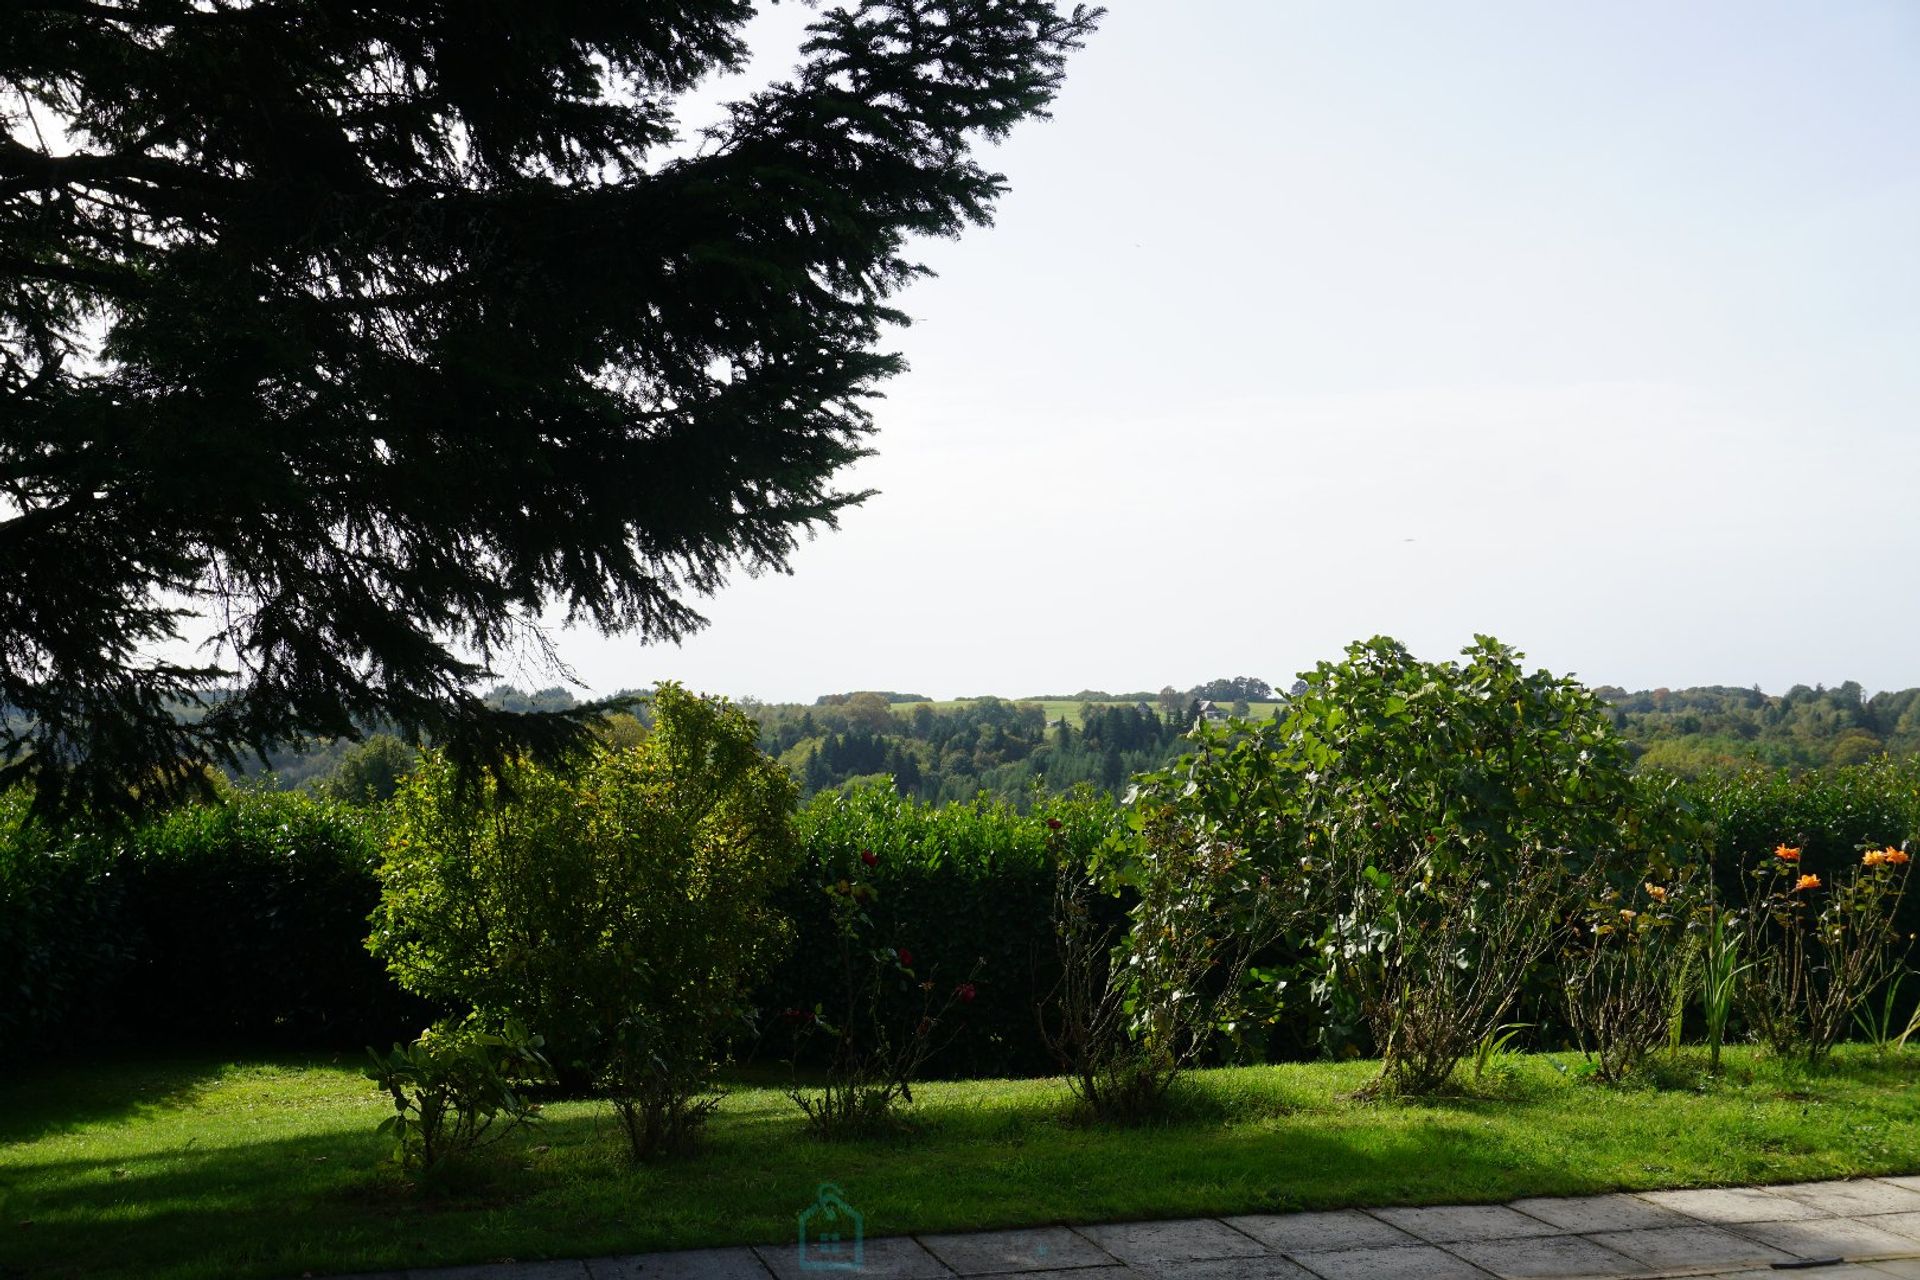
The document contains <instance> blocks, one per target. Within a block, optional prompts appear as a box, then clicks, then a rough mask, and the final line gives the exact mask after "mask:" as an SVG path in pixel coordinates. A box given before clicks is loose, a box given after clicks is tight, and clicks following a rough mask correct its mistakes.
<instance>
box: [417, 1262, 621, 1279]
mask: <svg viewBox="0 0 1920 1280" xmlns="http://www.w3.org/2000/svg"><path fill="white" fill-rule="evenodd" d="M407 1280H587V1264H586V1263H585V1262H583V1261H581V1260H580V1259H578V1258H570V1259H568V1260H566V1261H564V1262H476V1263H474V1264H473V1265H472V1266H466V1267H431V1268H428V1267H417V1268H414V1269H412V1270H410V1271H408V1272H407Z"/></svg>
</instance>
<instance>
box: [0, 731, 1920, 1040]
mask: <svg viewBox="0 0 1920 1280" xmlns="http://www.w3.org/2000/svg"><path fill="white" fill-rule="evenodd" d="M1680 792H1681V794H1682V796H1683V797H1684V798H1686V799H1687V800H1689V801H1690V802H1691V803H1692V804H1693V805H1694V806H1695V807H1696V810H1697V812H1698V814H1699V816H1701V817H1702V818H1704V819H1705V820H1706V830H1707V832H1708V833H1709V838H1710V843H1711V852H1712V856H1713V862H1714V866H1715V871H1716V874H1717V875H1718V876H1719V877H1720V879H1721V880H1722V892H1723V893H1726V894H1730V895H1732V897H1731V900H1732V901H1734V902H1738V901H1739V900H1740V899H1739V893H1740V889H1739V885H1738V874H1739V870H1738V869H1739V868H1740V867H1741V866H1742V865H1745V864H1747V863H1750V862H1751V860H1752V858H1753V856H1754V855H1755V854H1756V853H1757V852H1765V851H1767V850H1770V849H1771V848H1772V847H1773V846H1774V845H1776V844H1781V843H1788V844H1793V845H1796V846H1799V847H1801V848H1803V849H1804V850H1805V859H1806V865H1807V867H1808V869H1809V870H1812V871H1816V872H1819V873H1821V874H1823V875H1824V874H1827V873H1828V872H1829V870H1830V869H1837V868H1838V867H1840V866H1841V865H1842V864H1844V863H1845V862H1847V861H1848V860H1850V859H1851V860H1857V859H1858V856H1859V853H1858V851H1859V849H1860V847H1861V846H1862V845H1864V844H1867V843H1869V842H1873V843H1881V844H1892V845H1899V844H1902V843H1906V844H1907V845H1908V847H1910V848H1911V847H1920V761H1912V760H1908V761H1901V762H1891V761H1877V762H1869V763H1867V764H1863V765H1855V766H1846V767H1840V768H1833V769H1827V770H1822V771H1818V772H1812V773H1807V774H1802V775H1799V776H1789V775H1786V774H1783V773H1771V772H1759V771H1756V772H1753V773H1747V774H1740V775H1734V776H1726V777H1707V778H1701V779H1694V780H1689V781H1686V782H1684V783H1682V784H1681V787H1680ZM25 808H26V805H25V797H23V796H21V795H19V794H17V793H16V794H14V795H10V796H0V1036H4V1037H5V1043H7V1044H8V1045H9V1046H10V1047H11V1048H13V1049H14V1050H15V1051H16V1058H17V1057H18V1054H19V1053H20V1052H23V1051H37V1050H42V1049H57V1048H65V1047H77V1046H82V1045H87V1044H99V1043H113V1042H130V1041H131V1042H140V1043H158V1042H175V1043H177V1042H190V1043H200V1044H213V1043H231V1042H236V1041H255V1042H268V1043H280V1044H299V1045H302V1046H310V1047H321V1046H326V1047H340V1048H357V1047H359V1046H360V1045H363V1044H367V1043H378V1044H384V1043H388V1042H390V1041H391V1040H393V1039H395V1038H400V1037H403V1036H406V1037H410V1036H411V1035H413V1034H414V1033H416V1032H418V1030H419V1029H420V1028H421V1027H423V1026H424V1025H426V1023H427V1021H428V1020H429V1019H430V1018H431V1017H432V1016H433V1015H434V1013H435V1012H436V1011H435V1010H433V1009H431V1008H429V1007H428V1006H426V1005H425V1004H423V1003H421V1002H420V1001H418V1000H415V999H413V998H410V997H408V996H406V995H405V994H404V993H402V992H401V991H399V990H398V988H397V987H395V986H394V985H393V983H392V982H391V981H390V979H388V977H387V976H386V974H385V973H384V971H383V969H382V966H381V964H380V963H379V962H378V961H377V960H375V959H374V958H373V957H372V956H371V955H369V954H368V953H367V950H366V945H365V939H366V937H367V935H368V931H369V924H368V919H369V914H370V913H371V912H372V911H373V909H374V907H375V904H376V903H377V902H378V900H379V885H378V883H377V881H376V879H375V876H374V871H373V869H374V865H375V860H376V857H377V854H378V851H379V848H380V847H381V844H382V842H383V839H384V827H385V824H386V823H387V821H388V813H389V811H388V810H387V809H386V808H385V807H383V806H372V807H365V808H356V807H351V806H347V805H342V804H336V803H330V802H327V801H323V800H318V799H314V798H311V797H307V796H303V795H298V794H293V793H252V792H237V793H234V794H232V795H231V796H229V797H227V798H226V799H225V800H224V801H223V802H222V803H220V804H217V805H211V806H205V807H196V808H191V809H185V810H181V811H178V812H175V813H172V814H169V815H166V816H164V817H162V818H160V819H158V820H156V821H154V822H152V823H150V824H148V825H146V826H143V827H140V828H138V829H135V830H133V831H130V832H121V833H82V834H79V835H65V836H59V837H56V836H55V835H53V834H52V833H49V832H47V831H46V830H44V829H42V828H39V827H37V826H35V825H33V824H31V823H29V822H28V821H27V820H26V817H25ZM1049 819H1053V820H1056V821H1059V822H1060V823H1061V834H1062V836H1063V838H1064V842H1065V844H1066V846H1067V848H1068V850H1069V852H1070V854H1071V855H1072V856H1075V857H1086V856H1089V855H1090V854H1091V853H1092V851H1093V850H1094V849H1095V848H1097V847H1098V846H1099V845H1100V844H1101V843H1102V842H1103V841H1105V840H1107V839H1108V838H1109V837H1110V836H1111V835H1112V834H1113V833H1115V832H1116V831H1117V830H1118V829H1119V826H1120V824H1121V822H1122V814H1121V811H1120V810H1119V809H1118V808H1117V807H1116V806H1115V805H1114V804H1113V803H1112V802H1111V801H1110V800H1107V799H1106V798H1105V797H1103V796H1097V795H1094V794H1092V793H1079V794H1073V795H1068V796H1065V797H1054V798H1046V799H1041V800H1037V801H1036V803H1035V804H1034V806H1033V807H1032V808H1031V809H1030V810H1029V811H1026V812H1021V811H1020V810H1019V809H1018V808H1016V807H1015V806H1012V805H1009V804H1005V803H1001V802H997V801H992V800H987V799H980V800H976V801H974V802H970V803H958V804H951V805H946V806H933V805H924V804H919V803H916V802H914V801H911V800H905V799H902V798H900V797H899V796H897V795H895V794H894V793H892V792H891V791H890V790H888V789H886V788H866V789H858V790H855V791H853V792H851V793H845V794H843V793H837V792H836V793H826V794H823V795H821V796H819V797H816V798H815V800H813V801H812V802H811V803H810V804H808V805H807V806H806V807H805V808H803V809H802V810H801V811H800V813H799V815H798V816H797V819H796V831H797V835H798V839H799V841H800V843H801V846H802V859H801V865H802V870H801V871H800V873H799V874H798V876H797V877H796V878H795V879H794V881H793V882H792V883H790V884H789V885H788V886H787V887H786V888H785V889H784V890H782V891H781V892H780V893H779V894H778V895H777V897H776V905H777V906H778V907H779V908H780V909H781V910H782V911H784V912H785V913H786V914H787V915H788V916H789V917H790V918H791V919H792V920H793V922H794V933H793V937H794V941H793V943H792V946H791V948H790V949H789V951H788V952H787V954H786V956H785V958H784V960H783V961H781V963H779V964H778V965H777V966H776V967H775V969H774V970H773V973H772V976H771V978H770V979H769V980H768V982H767V983H766V984H765V986H764V988H763V989H762V991H761V992H760V993H759V995H758V997H757V999H756V1003H757V1004H758V1005H759V1007H760V1009H761V1010H762V1013H763V1016H762V1017H761V1018H760V1020H759V1023H760V1028H761V1030H760V1034H759V1039H758V1040H757V1041H753V1042H749V1043H745V1044H742V1045H741V1046H739V1047H740V1049H741V1051H742V1053H743V1055H744V1056H746V1057H748V1058H750V1059H753V1060H756V1061H758V1062H761V1063H769V1062H778V1061H779V1060H781V1059H782V1058H784V1056H785V1055H786V1053H787V1052H788V1050H789V1048H790V1039H789V1036H790V1032H789V1030H788V1029H787V1028H786V1027H785V1026H784V1025H783V1024H782V1021H781V1019H780V1018H779V1017H778V1016H777V1014H778V1013H779V1012H780V1011H781V1010H786V1009H792V1008H811V1007H812V1006H813V1005H814V1003H815V1002H816V1001H817V1000H819V999H821V998H822V997H823V996H824V994H825V993H824V992H823V991H822V990H821V989H820V986H821V975H820V972H819V964H820V957H821V956H822V955H823V954H825V951H826V948H827V946H828V945H829V944H828V939H829V937H830V934H829V932H828V931H829V929H830V921H829V916H828V912H827V906H826V895H825V894H824V893H823V892H822V891H821V886H822V885H823V884H827V883H831V882H832V881H834V880H836V879H838V878H840V877H841V876H843V875H845V874H846V872H847V871H848V870H849V869H850V868H851V867H852V866H853V865H854V863H855V861H856V860H858V859H859V857H860V854H861V853H862V852H869V853H872V854H873V855H874V858H875V865H874V866H873V867H872V868H870V869H868V870H867V878H868V880H869V881H870V882H871V883H872V884H874V885H875V886H876V887H877V889H878V890H879V891H880V900H879V901H878V902H877V903H875V904H874V908H873V914H874V918H875V920H876V922H877V924H878V926H879V928H880V931H881V935H882V937H883V938H885V939H886V940H887V942H888V944H889V945H893V946H903V947H906V948H909V949H910V950H911V951H912V953H913V955H914V957H915V961H916V963H915V966H914V967H915V968H916V970H917V971H919V972H920V973H922V974H929V973H930V974H933V975H935V976H937V977H938V979H939V980H941V981H954V982H958V981H962V980H967V979H969V978H971V980H972V981H973V983H974V986H975V989H976V991H977V993H978V994H977V998H976V999H975V1001H974V1002H973V1003H972V1004H970V1005H969V1006H968V1007H967V1008H966V1009H965V1010H964V1016H963V1019H962V1022H963V1025H962V1026H961V1027H960V1029H959V1031H958V1034H957V1037H956V1038H955V1039H954V1041H953V1042H952V1043H951V1044H950V1045H948V1046H947V1047H946V1049H945V1051H944V1052H943V1054H942V1056H941V1058H940V1059H939V1060H938V1061H937V1062H935V1063H934V1064H933V1067H934V1069H935V1070H936V1071H938V1072H940V1073H943V1074H982V1075H999V1074H1025V1073H1033V1072H1046V1071H1052V1070H1055V1069H1057V1064H1055V1063H1054V1062H1052V1061H1050V1059H1049V1056H1048V1054H1047V1053H1046V1051H1045V1050H1044V1048H1043V1047H1042V1045H1041V1041H1040V1036H1039V1034H1038V1026H1037V1021H1036V1015H1035V1006H1036V1004H1037V1003H1038V1000H1039V998H1040V997H1041V996H1043V995H1045V994H1046V993H1047V992H1048V991H1050V990H1051V989H1052V986H1053V983H1054V981H1055V977H1056V969H1055V963H1054V957H1053V938H1052V932H1051V922H1050V916H1049V912H1050V904H1051V895H1052V890H1053V877H1052V871H1051V868H1050V866H1049V864H1048V857H1047V852H1046V842H1047V835H1048V826H1047V823H1048V820H1049ZM1899 923H1900V927H1901V929H1902V930H1903V931H1905V932H1908V933H1913V932H1920V894H1914V895H1912V896H1911V897H1910V898H1909V899H1908V900H1907V902H1906V903H1905V904H1904V906H1903V908H1902V914H1901V917H1900V921H1899ZM1909 985H1911V984H1909ZM1915 994H1920V993H1914V992H1909V993H1908V996H1907V998H1908V999H1911V998H1913V996H1914V995H1915ZM905 995H906V993H904V992H903V993H902V996H903V998H904V997H905ZM1276 1037H1277V1038H1276V1042H1275V1043H1276V1044H1277V1045H1281V1046H1285V1050H1283V1051H1298V1050H1299V1048H1301V1047H1304V1045H1305V1044H1306V1043H1307V1042H1308V1039H1309V1037H1308V1035H1307V1029H1305V1028H1300V1027H1291V1028H1285V1029H1282V1030H1281V1031H1280V1032H1277V1033H1276Z"/></svg>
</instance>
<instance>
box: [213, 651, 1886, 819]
mask: <svg viewBox="0 0 1920 1280" xmlns="http://www.w3.org/2000/svg"><path fill="white" fill-rule="evenodd" d="M641 692H644V691H641ZM1597 692H1598V693H1599V694H1600V695H1601V696H1602V697H1603V698H1605V699H1606V700H1607V702H1608V703H1610V704H1611V714H1612V717H1613V722H1614V726H1615V727H1616V728H1617V729H1618V730H1619V731H1620V732H1621V734H1622V735H1623V736H1624V737H1625V738H1626V740H1627V741H1628V743H1629V745H1630V746H1631V748H1632V750H1633V751H1634V752H1635V754H1636V757H1637V767H1639V768H1640V769H1643V770H1644V769H1663V770H1667V771H1669V772H1673V773H1679V774H1684V775H1687V776H1699V775H1702V774H1708V773H1725V772H1732V771H1736V770H1739V769H1743V768H1753V767H1761V768H1777V769H1786V770H1789V771H1795V772H1797V771H1800V770H1805V769H1813V768H1822V767H1825V766H1829V765H1847V764H1858V763H1861V762H1863V761H1865V760H1869V759H1872V758H1874V757H1876V756H1880V755H1894V756H1906V755H1915V754H1920V689H1906V690H1901V691H1898V692H1886V693H1877V694H1875V695H1873V696H1872V697H1867V696H1866V694H1865V692H1864V690H1863V689H1862V688H1861V686H1860V685H1859V684H1858V683H1856V682H1853V681H1848V682H1846V683H1844V684H1841V685H1838V686H1835V687H1833V688H1827V687H1824V686H1817V685H1816V686H1813V687H1808V686H1806V685H1796V686H1794V687H1793V688H1792V689H1790V690H1788V691H1787V692H1786V693H1785V694H1782V695H1770V694H1766V693H1763V692H1761V691H1760V690H1758V689H1742V688H1732V687H1725V686H1713V687H1706V688H1697V689H1651V690H1642V691H1640V692H1635V693H1630V692H1628V691H1627V690H1625V689H1622V688H1618V687H1602V688H1601V689H1599V690H1597ZM484 696H485V700H486V701H487V703H488V704H489V705H491V706H494V707H496V708H498V709H500V710H504V711H515V712H540V711H565V710H567V709H568V708H570V707H572V706H574V705H575V699H574V695H573V694H572V693H570V692H569V691H568V690H566V689H564V688H560V687H553V688H546V689H539V690H535V691H533V692H526V691H523V690H521V689H518V688H515V687H513V686H511V685H504V684H503V685H500V686H498V687H496V688H494V689H492V690H490V691H488V692H487V693H486V694H485V695H484ZM1062 702H1078V703H1079V706H1078V707H1077V715H1069V716H1057V715H1056V716H1053V717H1051V718H1049V714H1048V711H1047V707H1046V706H1044V705H1042V704H1043V703H1044V704H1049V705H1052V706H1055V707H1057V706H1058V704H1060V703H1062ZM1253 703H1263V704H1266V707H1265V708H1263V709H1258V710H1255V709H1253V708H1252V706H1251V704H1253ZM1209 704H1211V705H1212V706H1213V707H1215V708H1216V709H1217V711H1218V712H1220V713H1225V714H1233V715H1242V716H1245V715H1255V716H1261V717H1264V716H1267V715H1278V714H1281V712H1282V711H1283V710H1284V707H1285V704H1286V698H1285V696H1279V695H1276V694H1275V692H1274V690H1273V688H1272V686H1270V685H1269V684H1267V683H1266V682H1265V681H1262V680H1256V679H1252V678H1250V677H1245V676H1241V677H1234V678H1231V679H1220V680H1213V681H1208V682H1207V683H1205V684H1200V685H1195V686H1193V687H1191V688H1188V689H1175V688H1173V687H1172V686H1170V685H1169V686H1163V687H1162V688H1161V689H1160V690H1159V691H1157V692H1155V691H1151V690H1141V691H1136V692H1134V693H1129V694H1124V695H1114V694H1110V693H1107V692H1105V691H1103V690H1098V689H1083V690H1081V691H1080V692H1079V693H1078V694H1076V695H1073V696H1072V697H1070V698H1058V697H1055V698H1046V699H1032V700H1020V701H1013V700H1008V699H1005V698H998V697H979V698H969V699H963V700H960V701H958V702H956V703H947V704H938V705H936V704H935V703H933V702H932V701H931V700H929V699H927V698H926V697H924V696H922V695H919V694H903V693H896V692H892V691H888V690H865V691H859V692H850V693H838V694H827V695H825V696H823V697H821V698H819V699H817V700H816V701H815V702H814V703H812V704H802V703H763V702H759V701H756V700H754V699H743V700H742V702H741V706H742V708H743V709H744V710H746V711H747V713H748V714H749V715H751V716H752V717H753V719H754V720H755V722H756V723H758V725H759V726H760V745H761V747H762V749H764V750H765V751H766V752H767V753H768V754H769V755H771V756H773V757H774V758H776V759H777V760H779V761H780V762H781V763H782V764H784V765H785V766H786V767H787V768H788V769H789V770H791V771H792V773H793V775H794V777H795V778H797V779H798V780H799V781H800V783H801V786H802V788H803V790H804V791H805V793H806V794H808V795H814V794H817V793H819V792H822V791H827V790H831V789H834V788H840V787H845V786H846V785H847V784H849V783H852V782H856V781H866V780H871V779H874V778H876V777H885V778H890V779H891V780H892V782H893V785H894V787H895V788H896V789H897V790H898V791H899V792H900V793H901V794H902V795H904V796H910V797H913V798H915V799H918V800H925V801H948V800H967V799H971V798H973V797H974V796H976V795H978V794H980V793H982V792H985V793H987V794H989V795H991V796H994V797H997V798H1000V799H1005V800H1010V801H1013V802H1014V803H1018V804H1024V803H1025V802H1026V801H1027V800H1028V799H1029V798H1030V797H1031V796H1032V795H1033V794H1034V793H1035V792H1036V791H1040V792H1046V793H1052V794H1058V793H1061V792H1064V791H1067V790H1069V789H1071V788H1072V787H1074V786H1075V785H1077V784H1080V783H1090V784H1092V785H1093V786H1094V787H1096V788H1099V789H1103V790H1107V791H1112V792H1116V793H1117V792H1120V791H1122V790H1124V789H1125V787H1126V786H1127V783H1128V780H1129V779H1130V778H1132V776H1133V775H1134V774H1136V773H1142V772H1146V771H1149V770H1153V769H1157V768H1159V767H1161V766H1162V765H1164V764H1166V763H1167V762H1168V761H1170V760H1171V759H1173V758H1174V757H1175V756H1177V755H1178V754H1179V753H1180V751H1181V749H1182V745H1183V744H1182V736H1183V735H1184V734H1185V733H1186V732H1187V731H1188V730H1189V729H1191V728H1192V727H1193V723H1194V721H1195V720H1196V719H1198V718H1199V717H1200V716H1201V715H1202V714H1203V709H1204V708H1205V707H1207V706H1208V705H1209ZM646 725H647V717H646V710H645V707H644V705H642V706H639V707H637V708H635V710H634V711H633V712H631V713H622V714H620V715H616V716H613V717H609V718H608V719H606V720H605V721H604V722H603V725H602V730H601V732H602V734H603V736H607V737H609V738H612V739H615V740H622V741H637V740H638V738H639V737H640V736H641V735H643V734H644V733H645V732H646ZM412 759H413V747H412V746H411V745H410V744H408V743H406V742H403V741H402V740H401V739H400V738H399V737H398V736H396V735H394V734H393V733H392V732H391V731H389V730H388V729H387V728H386V727H385V726H380V725H374V726H369V732H368V733H366V734H365V735H363V737H362V739H361V740H360V741H358V742H355V741H351V740H348V739H345V738H341V739H336V740H333V741H329V742H315V743H309V744H307V745H306V746H305V747H303V748H298V749H294V748H290V749H288V750H286V751H283V752H279V753H276V754H275V755H273V756H271V757H270V758H269V760H268V762H267V765H266V767H265V768H256V769H254V770H252V771H251V775H252V776H255V777H260V778H264V777H271V778H272V779H273V782H274V783H275V784H277V785H278V786H280V787H283V788H292V787H299V788H302V789H305V790H310V791H314V792H317V793H319V794H321V795H323V796H327V797H329V798H333V799H340V800H348V801H355V802H364V801H370V800H380V799H384V798H386V797H387V796H389V795H391V794H392V793H393V789H394V787H395V786H396V785H397V783H398V780H399V779H400V778H401V777H402V776H404V775H405V773H406V771H407V769H408V768H409V767H410V766H411V763H412Z"/></svg>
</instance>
